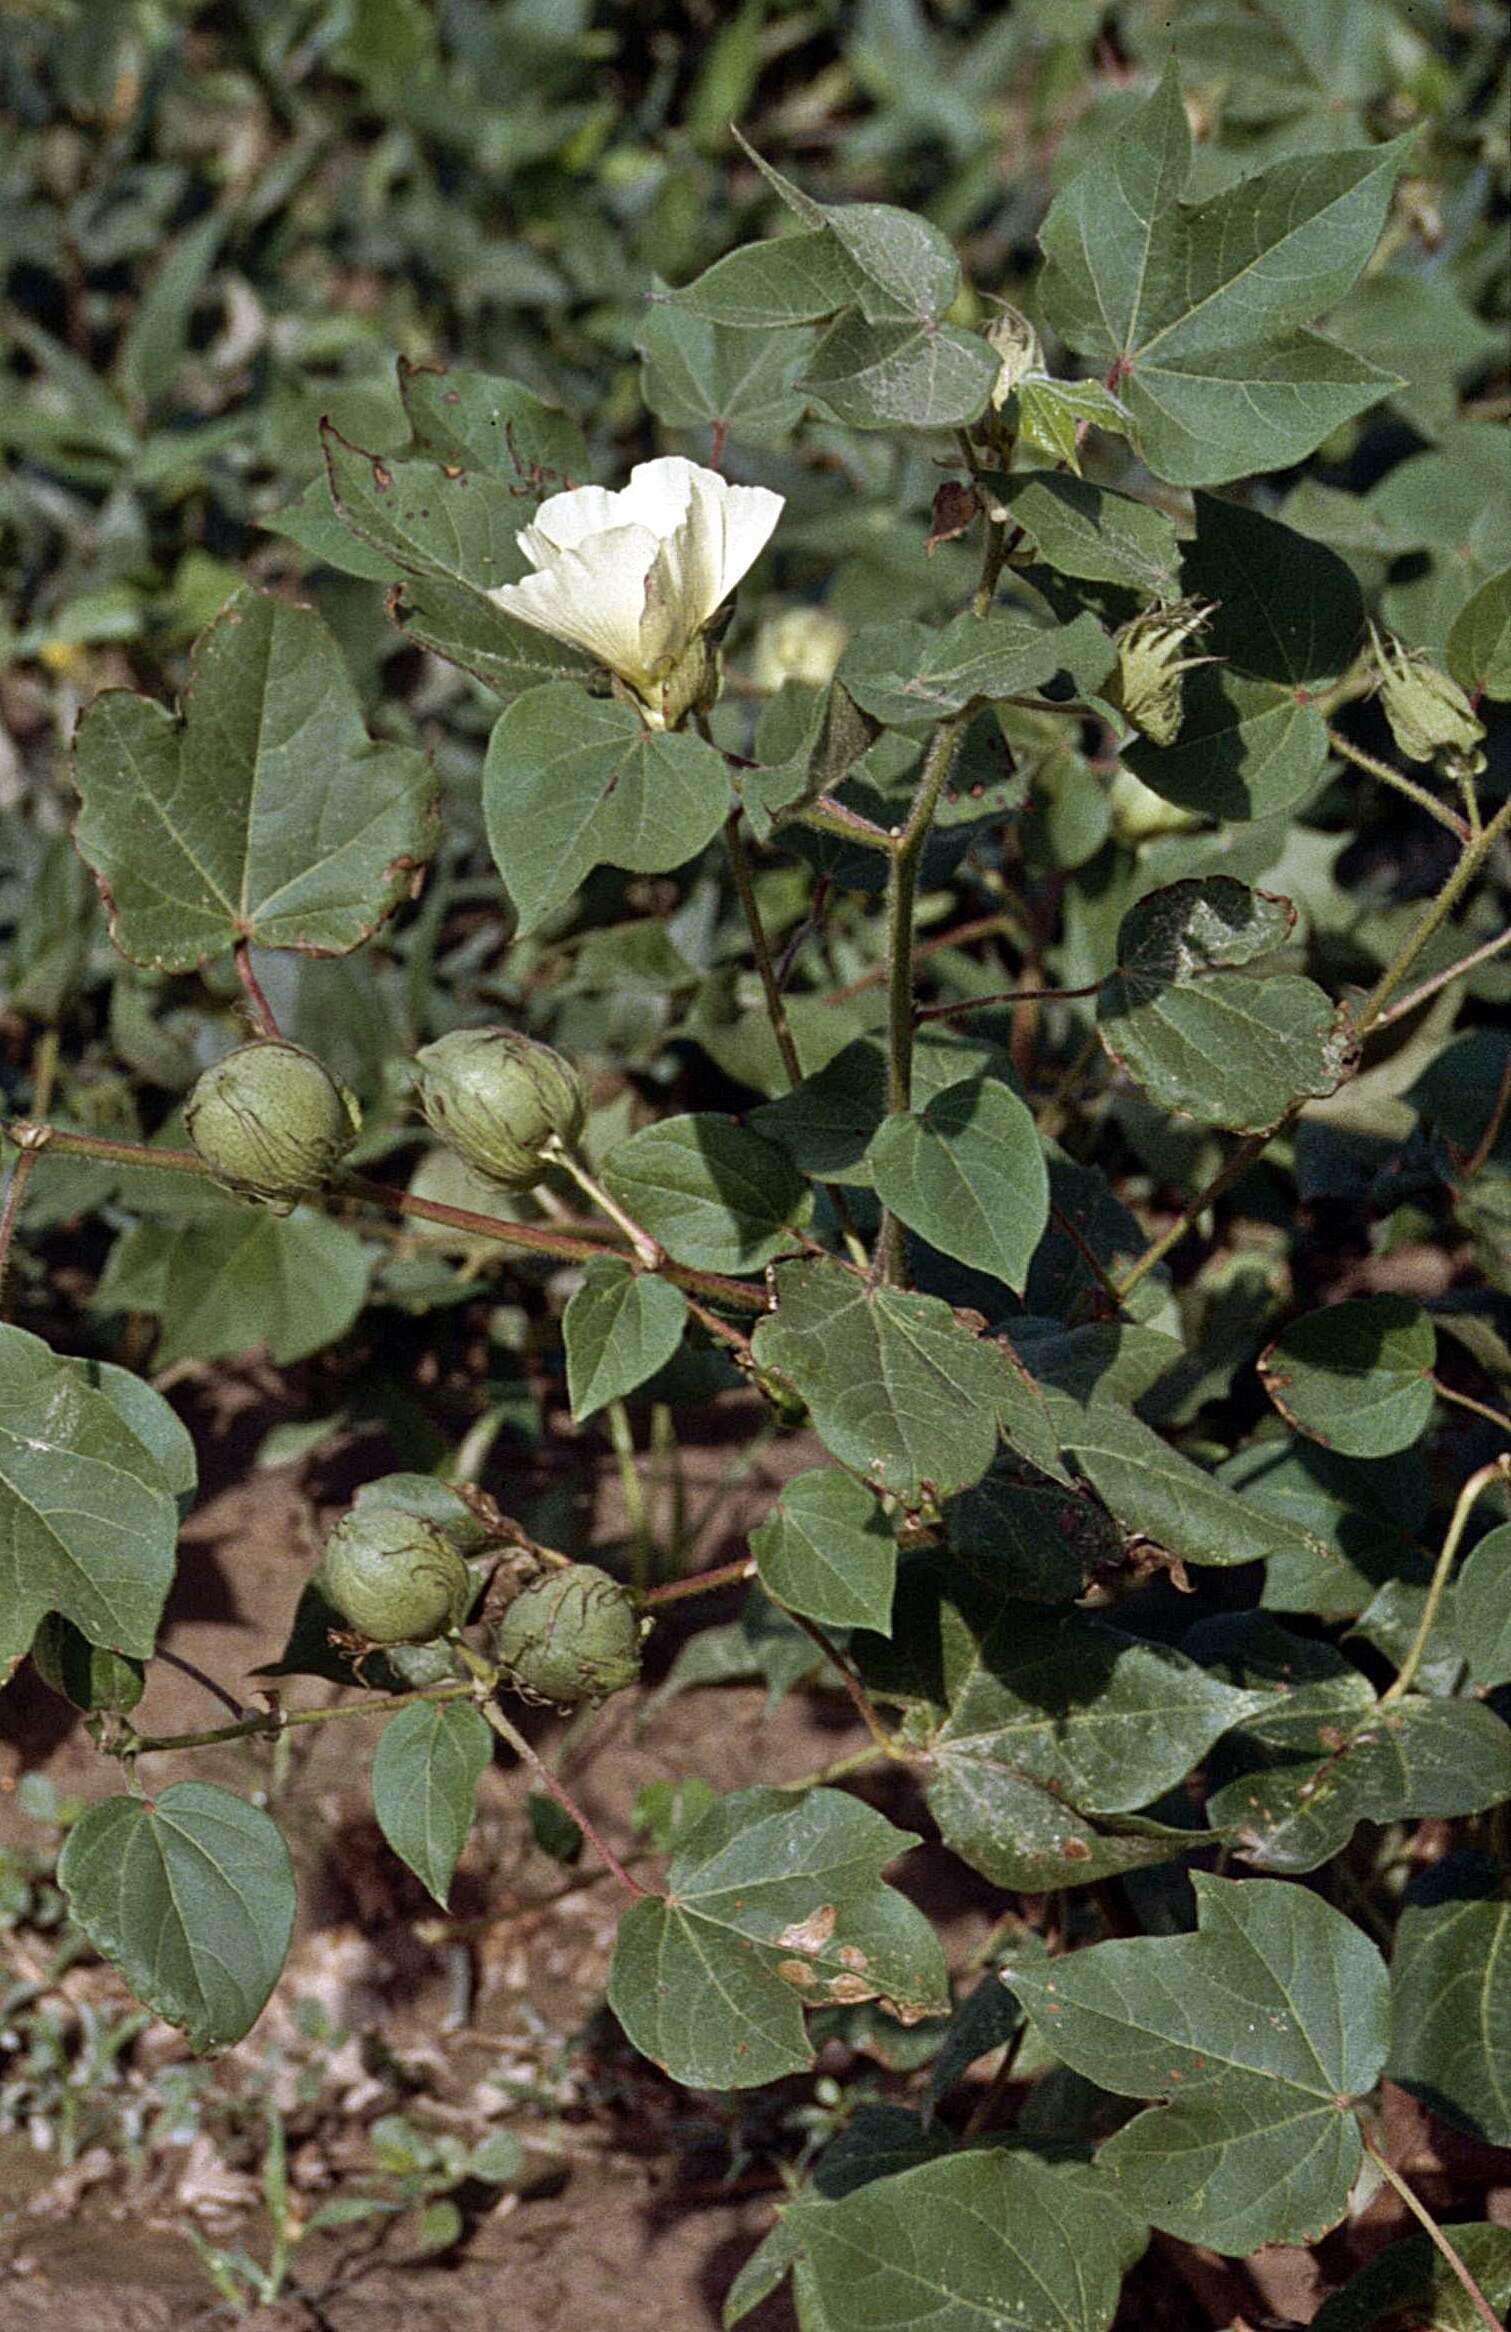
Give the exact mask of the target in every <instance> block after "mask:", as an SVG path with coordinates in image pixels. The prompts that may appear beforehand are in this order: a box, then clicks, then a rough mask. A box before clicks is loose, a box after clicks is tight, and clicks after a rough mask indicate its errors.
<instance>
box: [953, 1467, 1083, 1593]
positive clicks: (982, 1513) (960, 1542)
mask: <svg viewBox="0 0 1511 2332" xmlns="http://www.w3.org/2000/svg"><path fill="white" fill-rule="evenodd" d="M947 1520H948V1522H949V1531H950V1544H951V1546H952V1547H953V1548H954V1549H955V1551H956V1553H957V1554H958V1555H959V1556H960V1557H961V1558H962V1560H963V1561H964V1562H966V1563H967V1564H968V1565H969V1566H970V1567H971V1569H972V1570H973V1571H974V1572H975V1573H976V1575H977V1576H978V1577H979V1578H981V1579H983V1580H985V1581H986V1582H987V1583H988V1585H1000V1586H1001V1587H1002V1588H1003V1589H1005V1590H1006V1591H1007V1592H1008V1593H1010V1594H1013V1595H1025V1596H1027V1597H1028V1598H1029V1599H1030V1601H1032V1602H1035V1603H1071V1602H1073V1601H1074V1600H1075V1599H1076V1597H1077V1596H1079V1595H1080V1594H1081V1593H1082V1591H1083V1590H1084V1589H1085V1588H1086V1586H1087V1585H1088V1584H1089V1583H1090V1581H1091V1579H1092V1577H1093V1575H1094V1574H1095V1572H1096V1571H1097V1570H1098V1569H1099V1568H1100V1567H1101V1566H1103V1565H1106V1564H1112V1565H1116V1564H1118V1563H1120V1562H1121V1561H1122V1556H1123V1534H1122V1532H1121V1531H1120V1530H1119V1529H1118V1526H1117V1524H1116V1523H1115V1522H1114V1521H1113V1519H1112V1517H1111V1515H1110V1514H1108V1512H1107V1510H1106V1508H1105V1507H1103V1506H1101V1505H1099V1504H1098V1502H1097V1500H1096V1499H1095V1498H1092V1497H1089V1496H1088V1495H1087V1494H1086V1493H1085V1492H1084V1491H1081V1492H1077V1491H1075V1490H1073V1489H1071V1490H1067V1489H1065V1488H1063V1487H1062V1486H1061V1485H1060V1484H1059V1483H1056V1482H1047V1481H1044V1480H1042V1479H1035V1480H1025V1479H1024V1478H1023V1475H1022V1472H1021V1469H1019V1468H1018V1467H1017V1466H1015V1465H1014V1464H1013V1463H1012V1462H1011V1461H1009V1462H1007V1463H999V1464H998V1465H997V1466H994V1467H993V1469H992V1471H991V1472H990V1473H989V1474H987V1475H986V1476H985V1477H984V1478H983V1479H982V1480H981V1481H979V1482H978V1483H977V1484H976V1486H975V1488H974V1489H973V1490H967V1491H966V1492H965V1493H964V1495H963V1496H961V1497H959V1498H954V1499H952V1500H951V1501H950V1507H949V1513H948V1517H947Z"/></svg>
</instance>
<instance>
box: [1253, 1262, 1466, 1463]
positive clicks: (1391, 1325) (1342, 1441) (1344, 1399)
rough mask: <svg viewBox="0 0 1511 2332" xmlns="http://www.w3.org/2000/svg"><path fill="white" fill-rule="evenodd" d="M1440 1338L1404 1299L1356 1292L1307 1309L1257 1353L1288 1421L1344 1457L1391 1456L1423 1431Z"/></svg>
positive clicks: (1429, 1408) (1266, 1383)
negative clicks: (1346, 1299)
mask: <svg viewBox="0 0 1511 2332" xmlns="http://www.w3.org/2000/svg"><path fill="white" fill-rule="evenodd" d="M1436 1361H1437V1336H1436V1333H1435V1331H1434V1329H1433V1325H1432V1321H1431V1319H1430V1318H1429V1316H1428V1314H1427V1313H1426V1312H1424V1311H1423V1309H1422V1307H1421V1305H1420V1304H1418V1303H1413V1302H1412V1300H1411V1299H1410V1297H1408V1296H1396V1295H1381V1296H1358V1297H1355V1298H1353V1299H1352V1300H1351V1301H1350V1302H1347V1303H1341V1304H1328V1305H1326V1306H1325V1307H1324V1308H1323V1310H1321V1311H1320V1312H1307V1313H1305V1314H1303V1316H1302V1317H1301V1318H1300V1319H1299V1320H1293V1321H1292V1322H1291V1324H1290V1326H1289V1327H1288V1328H1285V1329H1282V1331H1281V1333H1280V1334H1279V1335H1278V1336H1277V1337H1276V1339H1275V1341H1274V1343H1273V1344H1271V1345H1270V1346H1269V1347H1268V1348H1267V1350H1266V1351H1264V1352H1263V1353H1261V1355H1260V1358H1259V1373H1260V1375H1261V1377H1262V1378H1263V1380H1264V1389H1265V1391H1266V1392H1267V1393H1268V1394H1269V1396H1270V1399H1271V1400H1272V1401H1273V1402H1274V1404H1275V1406H1276V1408H1277V1409H1278V1410H1279V1411H1280V1414H1281V1415H1282V1417H1284V1418H1285V1419H1286V1421H1287V1423H1288V1424H1291V1425H1294V1426H1295V1427H1296V1429H1297V1431H1298V1432H1300V1433H1305V1434H1308V1435H1309V1436H1310V1437H1311V1439H1312V1440H1313V1441H1320V1442H1321V1443H1322V1446H1323V1447H1324V1449H1335V1450H1338V1451H1340V1452H1341V1453H1342V1455H1343V1456H1344V1457H1357V1458H1378V1457H1389V1456H1390V1455H1391V1453H1392V1452H1393V1451H1395V1450H1398V1449H1409V1448H1410V1446H1411V1444H1412V1443H1413V1442H1414V1441H1416V1440H1418V1439H1419V1438H1420V1436H1421V1435H1422V1433H1423V1432H1424V1431H1425V1430H1426V1427H1427V1424H1428V1421H1429V1419H1430V1418H1431V1416H1432V1410H1433V1403H1434V1401H1435V1399H1436V1397H1437V1396H1436V1393H1435V1390H1434V1387H1433V1381H1432V1371H1433V1367H1434V1365H1435V1363H1436Z"/></svg>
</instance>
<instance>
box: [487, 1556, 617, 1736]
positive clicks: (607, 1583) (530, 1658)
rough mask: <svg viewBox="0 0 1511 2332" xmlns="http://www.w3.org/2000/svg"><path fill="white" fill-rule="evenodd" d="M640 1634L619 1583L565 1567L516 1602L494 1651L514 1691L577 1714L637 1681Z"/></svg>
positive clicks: (588, 1568)
mask: <svg viewBox="0 0 1511 2332" xmlns="http://www.w3.org/2000/svg"><path fill="white" fill-rule="evenodd" d="M641 1634H642V1626H641V1620H640V1614H639V1612H638V1611H637V1609H636V1607H635V1603H634V1600H633V1598H632V1597H631V1596H630V1595H629V1594H628V1593H627V1591H626V1590H625V1589H624V1588H623V1587H621V1586H620V1585H619V1582H618V1580H617V1579H611V1578H610V1577H609V1575H608V1573H607V1571H600V1570H599V1569H598V1568H597V1566H596V1565H595V1564H592V1563H569V1564H568V1565H567V1566H566V1567H565V1568H564V1569H563V1570H560V1571H551V1572H549V1573H548V1574H547V1576H546V1577H545V1578H544V1579H537V1580H536V1581H535V1583H534V1585H533V1586H530V1587H527V1588H526V1589H525V1590H524V1592H523V1594H521V1595H517V1596H516V1597H515V1599H514V1601H513V1602H512V1603H511V1604H510V1606H509V1608H508V1610H507V1611H506V1612H505V1613H504V1616H503V1618H502V1619H501V1620H500V1621H499V1623H498V1626H497V1628H496V1629H495V1631H494V1639H493V1648H494V1654H495V1657H496V1658H497V1659H498V1661H499V1663H500V1664H501V1666H503V1667H504V1668H506V1669H507V1670H508V1671H509V1681H510V1683H511V1684H512V1685H513V1686H514V1688H515V1690H516V1691H517V1692H521V1693H523V1694H524V1695H525V1697H526V1698H527V1699H529V1700H540V1701H548V1702H550V1703H551V1704H552V1705H553V1706H555V1707H557V1708H576V1707H577V1706H578V1705H579V1704H580V1703H581V1702H583V1701H598V1700H607V1699H608V1697H609V1695H610V1694H611V1693H614V1692H623V1691H624V1690H625V1688H626V1686H628V1685H631V1684H633V1683H634V1682H635V1681H636V1679H637V1678H638V1676H639V1674H640V1638H641Z"/></svg>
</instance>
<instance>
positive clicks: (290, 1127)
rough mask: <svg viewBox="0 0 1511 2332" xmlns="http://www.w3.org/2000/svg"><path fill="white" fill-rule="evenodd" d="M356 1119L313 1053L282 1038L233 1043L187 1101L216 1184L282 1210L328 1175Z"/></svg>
mask: <svg viewBox="0 0 1511 2332" xmlns="http://www.w3.org/2000/svg"><path fill="white" fill-rule="evenodd" d="M361 1122H362V1120H361V1113H360V1112H359V1110H358V1108H357V1104H356V1102H355V1100H354V1099H353V1098H352V1096H351V1095H350V1094H349V1093H348V1092H347V1091H346V1090H345V1088H344V1087H342V1086H340V1085H338V1084H337V1083H336V1080H335V1078H334V1077H332V1076H331V1074H330V1072H329V1070H328V1069H326V1068H325V1067H323V1065H322V1064H321V1063H320V1062H319V1061H317V1060H316V1059H315V1056H314V1054H313V1053H307V1052H305V1051H304V1050H303V1049H302V1048H301V1047H300V1046H299V1045H291V1044H286V1043H284V1041H283V1039H282V1038H267V1037H259V1038H257V1039H256V1040H255V1041H254V1042H253V1043H251V1044H245V1045H238V1046H237V1048H236V1050H235V1052H234V1053H227V1054H226V1056H225V1058H224V1060H220V1061H217V1062H216V1063H215V1065H214V1067H213V1068H209V1069H207V1070H206V1071H205V1073H204V1075H203V1076H202V1077H201V1078H200V1080H199V1082H198V1083H197V1084H196V1086H195V1087H194V1090H193V1092H192V1093H191V1094H190V1096H189V1098H188V1101H187V1102H186V1103H185V1105H184V1124H185V1126H186V1127H187V1129H188V1134H189V1139H190V1141H191V1142H192V1143H193V1144H194V1147H195V1149H196V1150H197V1151H198V1152H199V1155H200V1156H201V1158H203V1160H204V1162H205V1164H206V1165H207V1166H208V1167H209V1169H210V1172H211V1173H212V1174H213V1175H214V1177H215V1180H216V1181H217V1182H218V1183H219V1184H220V1186H221V1188H222V1189H223V1190H229V1191H232V1192H234V1193H235V1195H236V1196H237V1197H238V1198H249V1199H254V1200H255V1201H256V1202H257V1203H258V1204H259V1205H261V1206H265V1207H268V1208H270V1209H271V1211H272V1212H273V1213H274V1214H280V1215H286V1214H291V1213H292V1212H293V1210H294V1208H295V1206H296V1205H297V1204H298V1202H299V1200H300V1199H301V1198H304V1197H305V1196H307V1194H308V1193H309V1192H310V1191H312V1190H318V1189H319V1188H320V1186H321V1184H322V1183H324V1182H326V1181H328V1180H329V1178H330V1176H331V1174H332V1173H333V1172H334V1171H335V1168H336V1167H337V1165H338V1164H339V1163H340V1161H341V1159H342V1158H343V1157H344V1156H345V1154H346V1152H347V1151H348V1150H349V1149H350V1148H351V1146H352V1143H353V1142H354V1141H355V1140H356V1137H357V1133H358V1130H359V1128H360V1126H361Z"/></svg>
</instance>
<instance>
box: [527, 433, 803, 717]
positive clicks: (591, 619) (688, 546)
mask: <svg viewBox="0 0 1511 2332" xmlns="http://www.w3.org/2000/svg"><path fill="white" fill-rule="evenodd" d="M782 507H783V498H782V496H781V495H780V494H773V493H770V492H769V491H768V490H767V488H766V487H764V486H731V485H729V484H728V483H727V482H726V480H725V479H723V478H721V477H720V476H719V474H718V472H717V471H716V470H705V469H702V468H700V466H699V465H698V463H697V462H690V461H686V460H684V459H683V457H682V456H681V455H680V454H668V455H666V456H665V457H664V458H663V459H662V460H660V461H654V462H641V463H639V465H638V466H637V467H636V468H635V469H633V470H631V472H630V482H629V484H628V485H627V486H625V487H623V488H622V489H621V490H620V491H619V492H618V493H617V494H612V493H610V492H608V490H607V489H606V488H605V487H603V486H574V487H573V488H572V490H571V492H570V493H566V494H553V495H551V497H550V498H549V500H548V501H545V502H542V504H541V506H540V508H539V509H538V510H537V512H536V513H535V523H534V525H533V526H527V527H525V528H524V529H523V530H522V531H521V533H520V535H519V536H518V538H517V539H518V542H519V547H520V549H521V550H522V551H523V552H524V554H525V556H526V558H527V559H528V560H529V561H530V563H531V565H532V566H533V567H534V568H535V569H536V570H537V571H536V573H535V574H533V575H526V576H525V577H524V579H523V581H522V582H519V583H504V584H500V586H499V587H498V589H497V590H495V591H490V592H489V594H488V596H489V598H490V599H491V600H492V601H493V602H494V605H495V606H497V607H501V608H503V610H504V611H505V613H506V614H508V615H512V616H515V617H517V618H518V620H519V621H520V622H521V623H527V624H530V625H532V626H533V627H534V629H535V630H536V631H539V632H549V633H550V634H551V635H552V637H553V638H554V639H558V640H566V641H568V642H570V644H571V645H572V646H573V647H575V648H583V649H585V650H586V651H587V653H588V654H589V655H590V656H596V657H597V659H598V661H599V662H600V663H601V664H606V665H607V666H608V668H609V670H610V671H611V672H617V673H618V675H619V677H620V679H621V680H623V681H626V682H627V683H628V685H629V686H630V687H631V688H632V689H633V690H634V691H635V693H636V695H637V696H638V697H640V698H641V700H642V702H643V703H644V704H645V705H646V707H647V709H648V710H649V711H650V712H651V714H652V717H653V718H655V717H659V715H660V708H661V706H662V703H663V691H664V684H665V682H666V681H667V680H668V679H669V678H670V677H671V676H672V675H674V674H675V673H676V671H677V668H678V666H679V665H680V664H681V663H682V661H683V659H684V657H685V656H686V655H687V653H688V651H689V649H691V648H692V646H693V644H694V642H695V641H696V640H697V638H698V635H699V634H700V632H701V631H702V630H703V627H704V625H705V624H706V623H707V622H708V620H709V618H710V616H712V615H713V614H714V613H715V611H716V610H717V609H718V608H720V607H722V605H723V604H724V601H725V600H726V599H727V598H728V597H729V594H730V593H731V591H733V589H734V587H735V585H736V584H737V583H738V582H739V581H740V580H741V578H742V577H743V576H744V575H746V574H747V573H748V572H749V570H750V568H751V567H752V566H753V565H754V564H755V562H756V560H757V559H758V558H759V557H760V555H761V552H762V551H763V550H764V549H765V547H766V545H767V543H768V542H769V541H770V539H771V535H772V532H773V530H774V528H775V526H776V522H777V520H778V518H780V516H781V514H782Z"/></svg>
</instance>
